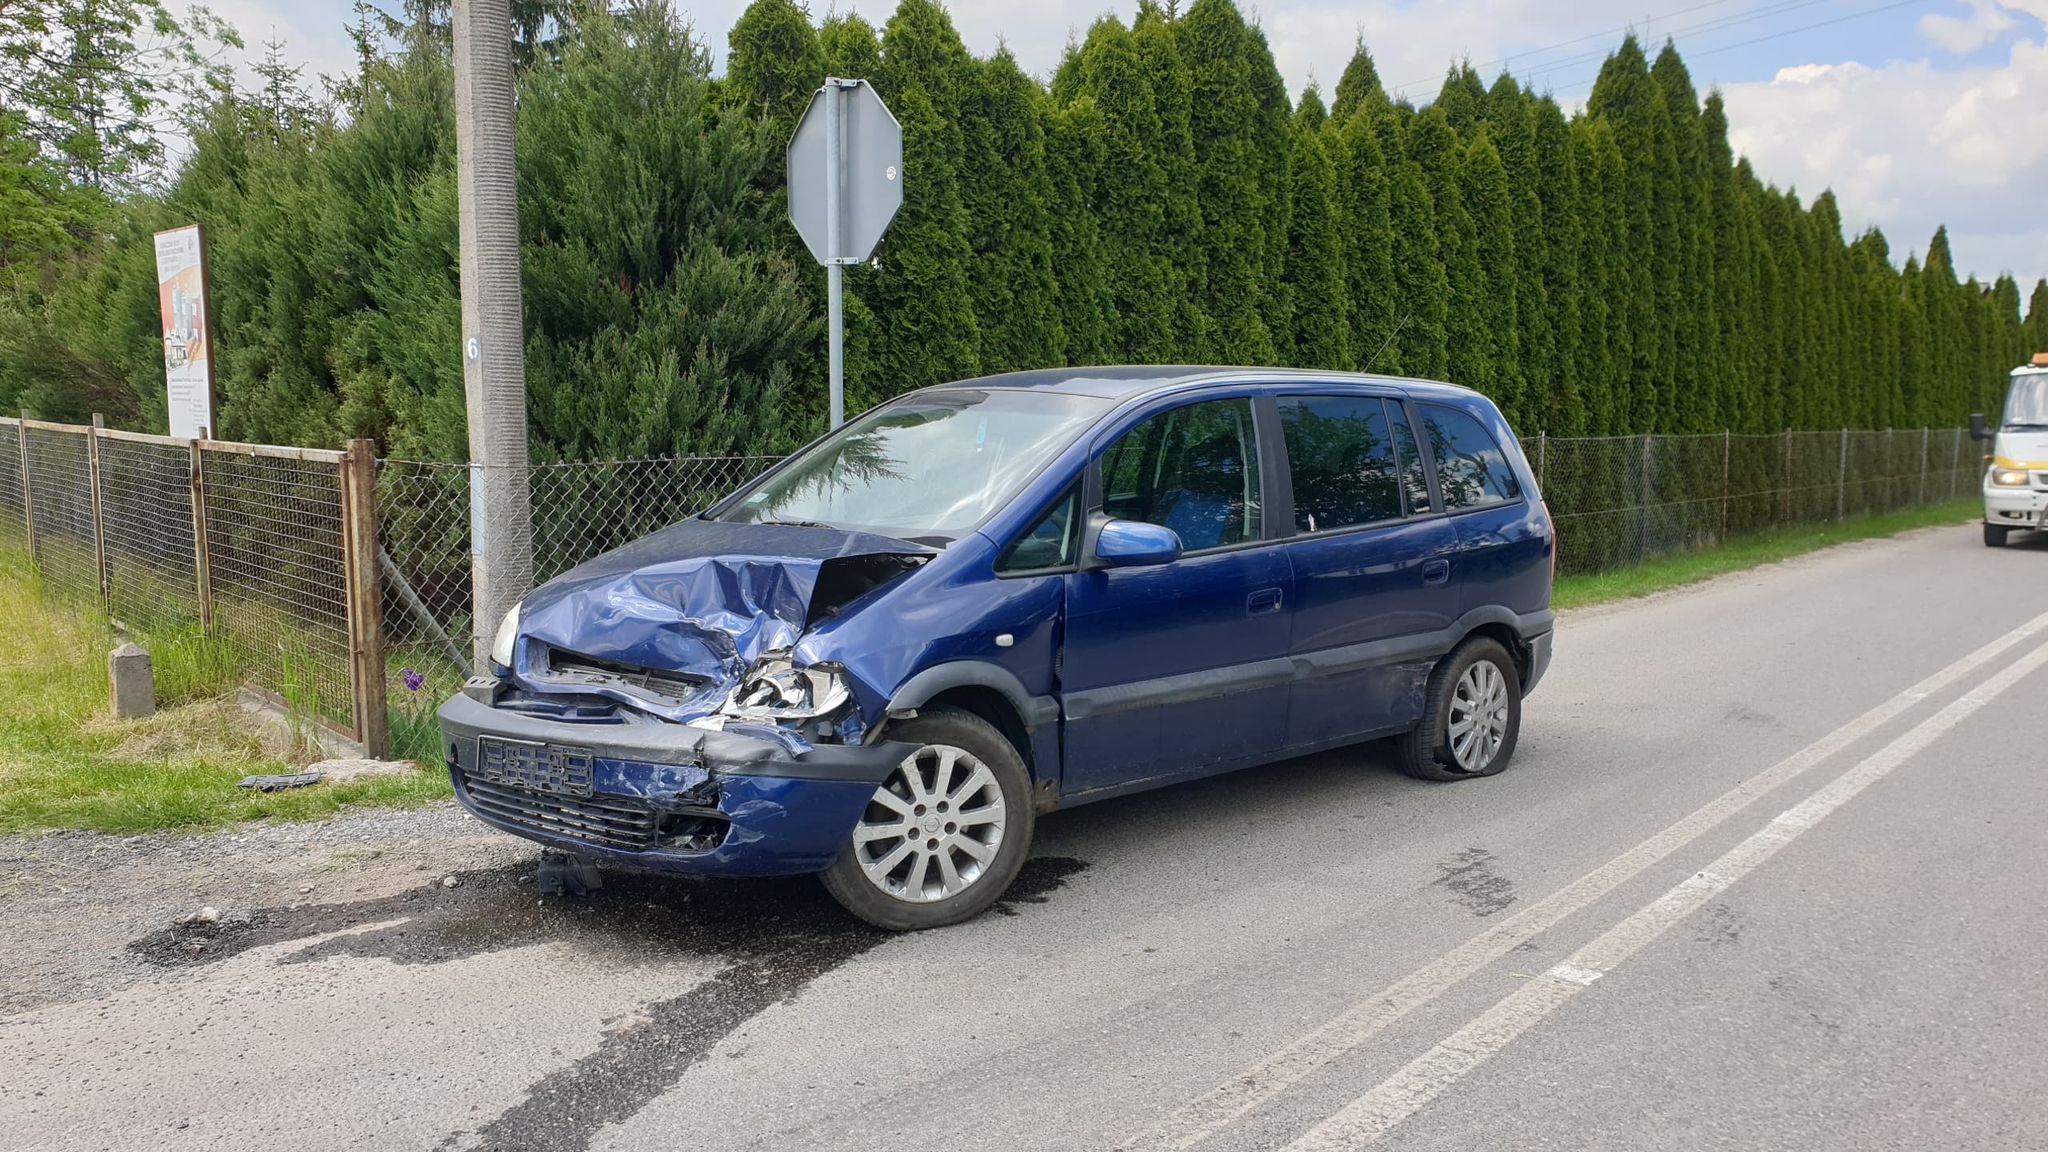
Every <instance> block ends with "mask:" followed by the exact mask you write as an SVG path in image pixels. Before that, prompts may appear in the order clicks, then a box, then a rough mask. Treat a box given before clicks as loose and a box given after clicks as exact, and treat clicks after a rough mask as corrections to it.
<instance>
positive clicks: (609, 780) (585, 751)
mask: <svg viewBox="0 0 2048 1152" xmlns="http://www.w3.org/2000/svg"><path fill="white" fill-rule="evenodd" d="M440 716H441V751H442V755H443V756H444V758H445V759H446V760H447V762H448V769H449V774H450V775H451V776H452V777H453V779H454V782H455V795H456V799H458V800H460V801H461V802H462V806H463V807H465V808H467V809H469V811H470V813H471V814H472V815H474V816H476V817H477V818H478V819H479V820H482V821H484V822H485V823H487V824H490V825H493V826H494V827H497V828H500V829H503V830H504V831H507V832H510V833H513V834H514V835H517V836H524V837H526V838H527V839H529V840H535V841H538V842H540V843H542V844H545V845H548V846H549V847H553V848H558V849H561V850H562V851H565V852H574V853H577V854H579V855H583V856H590V857H594V858H597V859H599V860H601V861H604V862H607V863H612V864H618V865H623V866H628V867H634V868H644V869H650V870H653V871H660V872H690V873H700V874H705V875H725V876H778V875H788V874H792V873H799V872H818V871H822V870H824V869H825V868H826V867H827V866H829V865H830V864H831V863H832V861H833V860H834V859H835V858H836V857H837V856H838V855H839V853H840V851H841V850H842V849H843V848H844V847H845V846H846V843H847V837H848V836H849V835H851V833H852V831H853V826H854V823H855V822H856V821H857V820H858V819H859V818H860V814H861V811H862V809H863V808H865V807H866V805H867V801H868V798H869V797H870V796H872V795H874V791H875V788H876V787H877V786H878V785H880V784H881V782H882V781H883V780H884V779H886V778H887V777H888V775H889V772H890V771H891V770H892V769H894V768H895V767H896V765H898V764H900V763H902V761H903V759H904V757H906V756H908V755H909V754H910V753H911V752H912V751H914V750H915V749H914V747H913V746H911V745H908V744H898V743H890V742H886V741H885V742H882V743H876V744H863V745H818V746H815V747H812V748H810V749H809V750H808V751H804V752H791V751H790V750H789V749H787V748H786V747H784V746H783V745H782V744H779V743H777V742H775V741H773V740H769V739H764V738H761V737H756V736H750V735H747V734H744V733H739V732H715V731H711V730H708V729H703V728H694V727H691V726H689V725H684V724H670V723H667V722H665V721H656V720H652V719H646V720H640V721H635V722H619V723H592V722H585V721H568V720H556V719H550V718H547V717H543V716H535V715H531V714H528V713H524V712H520V711H516V710H513V709H510V708H499V707H494V706H492V705H490V704H486V703H483V702H482V701H480V700H476V699H474V698H472V697H470V696H466V695H463V696H456V697H453V698H452V699H450V700H449V701H448V702H447V703H446V704H443V705H442V706H441V713H440ZM508 755H512V756H516V757H520V758H524V759H525V760H528V761H530V762H531V763H530V764H529V765H526V766H523V767H520V766H515V767H516V770H514V771H510V772H508V771H507V770H506V768H505V763H506V757H507V756H508ZM487 760H488V761H489V763H488V764H487V763H486V761H487ZM536 765H537V766H538V767H535V766H536ZM549 765H554V766H556V767H560V766H562V765H568V769H567V771H566V774H558V775H557V777H555V778H551V777H550V773H549ZM515 781H519V782H515Z"/></svg>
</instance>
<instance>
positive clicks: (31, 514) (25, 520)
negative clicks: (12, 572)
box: [14, 408, 42, 570]
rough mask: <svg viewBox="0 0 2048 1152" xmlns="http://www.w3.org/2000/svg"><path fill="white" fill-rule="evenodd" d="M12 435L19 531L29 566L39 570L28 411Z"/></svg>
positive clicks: (24, 410)
mask: <svg viewBox="0 0 2048 1152" xmlns="http://www.w3.org/2000/svg"><path fill="white" fill-rule="evenodd" d="M14 434H15V438H16V442H17V443H18V444H20V445H21V531H22V534H23V536H25V537H26V538H27V540H28V562H29V566H30V567H32V568H36V569H38V570H40V569H41V567H42V565H41V564H40V563H39V562H38V561H37V559H36V499H35V485H33V484H31V483H29V478H28V474H29V466H28V409H26V408H23V409H22V410H21V423H19V424H16V425H15V426H14Z"/></svg>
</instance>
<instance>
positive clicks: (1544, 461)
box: [1536, 432, 1550, 489]
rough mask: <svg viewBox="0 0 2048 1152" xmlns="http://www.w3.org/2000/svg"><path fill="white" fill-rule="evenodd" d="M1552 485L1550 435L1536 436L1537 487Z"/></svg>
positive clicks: (1543, 433)
mask: <svg viewBox="0 0 2048 1152" xmlns="http://www.w3.org/2000/svg"><path fill="white" fill-rule="evenodd" d="M1549 483H1550V433H1548V432H1538V433H1537V434H1536V487H1537V488H1539V489H1540V488H1543V487H1545V486H1547V485H1548V484H1549Z"/></svg>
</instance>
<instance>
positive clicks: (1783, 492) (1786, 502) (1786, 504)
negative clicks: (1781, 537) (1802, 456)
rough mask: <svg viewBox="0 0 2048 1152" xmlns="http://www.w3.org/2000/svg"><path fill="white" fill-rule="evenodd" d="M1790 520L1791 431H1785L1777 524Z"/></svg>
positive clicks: (1788, 429)
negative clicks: (1782, 479) (1783, 476)
mask: <svg viewBox="0 0 2048 1152" xmlns="http://www.w3.org/2000/svg"><path fill="white" fill-rule="evenodd" d="M1791 520H1792V430H1791V429H1790V428H1787V429H1785V478H1784V481H1783V482H1782V483H1780V484H1779V485H1778V522H1779V523H1781V524H1787V523H1790V522H1791Z"/></svg>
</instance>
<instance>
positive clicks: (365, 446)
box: [341, 440, 391, 760]
mask: <svg viewBox="0 0 2048 1152" xmlns="http://www.w3.org/2000/svg"><path fill="white" fill-rule="evenodd" d="M341 516H342V519H341V546H342V553H343V555H342V569H343V572H344V574H345V577H346V585H347V601H348V650H349V662H350V666H349V679H350V681H351V682H352V683H353V684H354V687H355V701H354V704H355V720H356V739H357V740H360V741H361V742H362V745H363V750H364V751H365V752H366V753H367V754H369V755H370V756H374V757H376V758H377V759H379V760H383V759H388V758H389V757H390V755H391V713H390V710H389V702H388V701H387V700H386V698H385V683H384V678H385V670H384V619H383V616H384V611H383V610H384V604H383V598H382V596H381V595H380V592H379V585H378V574H377V445H376V442H375V441H373V440H351V441H349V442H348V452H347V454H346V455H344V456H343V457H342V461H341Z"/></svg>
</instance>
